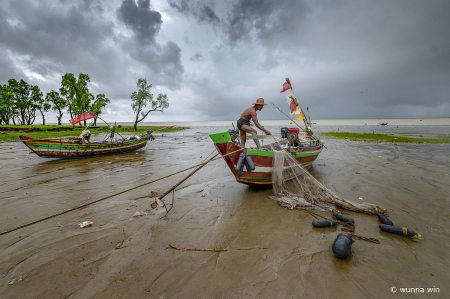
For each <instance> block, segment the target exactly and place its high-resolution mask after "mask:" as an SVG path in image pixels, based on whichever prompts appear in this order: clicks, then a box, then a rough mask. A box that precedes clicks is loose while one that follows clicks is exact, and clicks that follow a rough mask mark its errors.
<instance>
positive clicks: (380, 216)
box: [378, 214, 394, 225]
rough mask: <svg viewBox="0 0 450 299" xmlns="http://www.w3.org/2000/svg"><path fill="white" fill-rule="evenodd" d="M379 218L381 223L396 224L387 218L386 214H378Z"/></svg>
mask: <svg viewBox="0 0 450 299" xmlns="http://www.w3.org/2000/svg"><path fill="white" fill-rule="evenodd" d="M378 219H380V221H381V223H383V224H386V225H394V223H392V221H391V220H389V218H387V217H386V215H384V214H378Z"/></svg>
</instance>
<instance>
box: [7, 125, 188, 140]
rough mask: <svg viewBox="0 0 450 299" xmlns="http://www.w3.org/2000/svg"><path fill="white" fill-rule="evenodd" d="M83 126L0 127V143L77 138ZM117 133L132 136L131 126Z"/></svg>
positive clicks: (101, 130)
mask: <svg viewBox="0 0 450 299" xmlns="http://www.w3.org/2000/svg"><path fill="white" fill-rule="evenodd" d="M84 129H85V127H84V126H82V127H80V126H78V125H76V126H64V125H61V126H58V125H46V126H43V125H29V126H28V125H16V126H14V125H0V141H11V140H19V139H20V138H19V135H26V136H29V137H32V138H59V137H78V136H80V134H81V131H83V130H84ZM137 129H138V130H137V134H141V133H144V132H146V131H148V130H153V132H154V133H165V132H175V131H181V130H184V129H186V127H174V128H172V129H166V127H163V126H138V127H137ZM88 130H89V131H90V132H91V134H101V133H103V134H106V133H108V132H110V129H109V127H108V126H98V127H90V128H88ZM116 132H117V133H124V134H132V133H133V126H122V127H121V128H118V127H117V126H116Z"/></svg>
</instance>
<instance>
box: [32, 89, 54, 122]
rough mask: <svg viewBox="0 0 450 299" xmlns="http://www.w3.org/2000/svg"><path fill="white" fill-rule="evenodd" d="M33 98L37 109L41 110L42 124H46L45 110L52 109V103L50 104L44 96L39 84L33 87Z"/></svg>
mask: <svg viewBox="0 0 450 299" xmlns="http://www.w3.org/2000/svg"><path fill="white" fill-rule="evenodd" d="M31 98H32V100H33V103H35V105H36V107H37V110H39V111H40V112H41V115H42V124H43V125H44V126H45V117H44V112H47V111H48V110H50V108H51V107H52V105H50V104H49V102H48V99H47V97H45V98H44V97H43V94H42V92H41V90H40V89H39V87H38V86H37V85H35V86H33V87H31Z"/></svg>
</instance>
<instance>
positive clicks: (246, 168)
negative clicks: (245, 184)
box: [244, 159, 252, 172]
mask: <svg viewBox="0 0 450 299" xmlns="http://www.w3.org/2000/svg"><path fill="white" fill-rule="evenodd" d="M244 165H245V170H246V171H247V172H252V167H251V166H250V165H249V162H248V159H244Z"/></svg>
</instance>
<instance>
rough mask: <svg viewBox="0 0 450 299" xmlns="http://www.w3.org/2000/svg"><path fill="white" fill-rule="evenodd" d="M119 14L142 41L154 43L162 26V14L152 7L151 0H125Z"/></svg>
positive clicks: (118, 10) (118, 11)
mask: <svg viewBox="0 0 450 299" xmlns="http://www.w3.org/2000/svg"><path fill="white" fill-rule="evenodd" d="M117 14H118V16H119V17H120V18H121V19H122V20H123V22H124V23H125V24H126V25H127V26H128V27H130V28H132V29H133V31H134V32H135V33H136V36H137V39H138V41H139V42H140V43H143V44H146V43H153V42H154V41H155V36H156V34H157V33H158V31H159V30H160V28H161V25H162V23H163V22H162V19H161V14H160V13H159V12H157V11H154V10H151V9H150V0H138V1H137V3H136V2H135V1H134V0H123V1H122V4H121V6H120V7H119V8H118V9H117Z"/></svg>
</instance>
